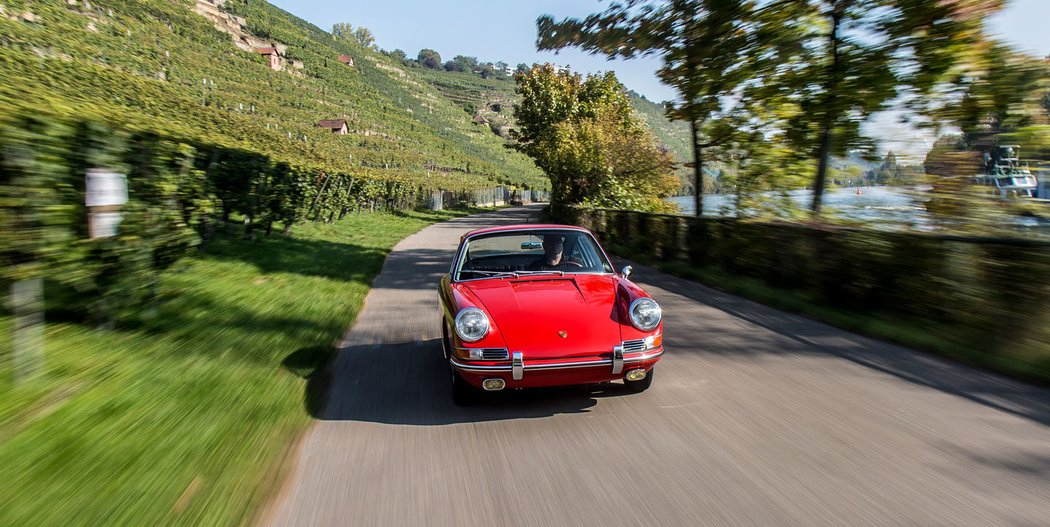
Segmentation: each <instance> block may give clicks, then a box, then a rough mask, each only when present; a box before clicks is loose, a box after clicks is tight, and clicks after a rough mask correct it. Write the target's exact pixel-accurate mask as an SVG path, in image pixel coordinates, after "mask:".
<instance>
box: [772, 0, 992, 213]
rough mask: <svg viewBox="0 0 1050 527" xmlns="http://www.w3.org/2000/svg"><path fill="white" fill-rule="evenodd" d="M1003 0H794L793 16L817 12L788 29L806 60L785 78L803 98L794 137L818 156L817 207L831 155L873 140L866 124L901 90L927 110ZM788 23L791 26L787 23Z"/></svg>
mask: <svg viewBox="0 0 1050 527" xmlns="http://www.w3.org/2000/svg"><path fill="white" fill-rule="evenodd" d="M1001 5H1002V0H956V1H952V2H928V1H924V0H788V1H786V2H783V5H782V6H779V7H780V9H778V12H777V16H778V17H781V18H782V19H783V20H784V21H785V22H787V21H797V20H816V21H819V23H818V24H815V25H814V24H806V25H803V26H799V29H800V30H797V31H792V32H787V33H783V35H784V36H785V38H787V39H791V40H794V41H795V42H797V45H796V46H795V49H798V50H801V51H802V53H801V55H802V58H801V60H800V61H799V64H801V66H800V67H798V68H797V69H795V70H793V71H789V72H788V74H787V75H784V76H782V77H781V79H788V82H787V83H786V84H781V86H782V87H784V86H788V88H787V90H788V91H790V92H792V93H794V94H795V97H797V98H798V99H799V100H800V101H801V102H800V104H799V110H800V111H798V112H796V113H795V115H794V116H793V117H792V118H791V119H790V122H789V125H788V128H789V132H790V133H789V134H788V136H787V137H788V139H789V141H790V142H791V144H792V145H793V146H794V147H796V148H798V149H800V150H801V151H804V152H806V153H807V154H809V155H811V156H813V157H816V158H817V173H816V178H815V181H814V184H813V203H812V209H813V211H814V212H819V211H820V208H821V204H822V200H823V192H824V187H825V185H826V181H827V172H828V160H829V158H830V156H832V155H844V154H845V153H846V152H848V151H850V150H853V149H857V148H869V149H870V148H871V143H870V141H868V140H866V139H865V138H864V137H863V136H862V135H861V133H860V124H861V123H862V122H863V121H864V120H865V119H866V118H867V117H868V116H870V115H871V114H872V113H874V112H876V111H879V110H883V109H885V108H886V107H887V106H888V103H889V102H890V101H891V100H893V99H894V98H896V97H897V96H899V95H907V96H910V97H911V98H912V99H913V100H914V101H916V102H915V103H914V104H913V107H915V108H916V109H919V110H922V109H923V107H924V103H923V101H926V100H928V99H929V97H927V96H928V95H930V94H932V93H933V91H934V90H936V89H937V88H939V87H941V86H943V84H944V83H945V82H946V81H948V80H949V76H950V75H951V73H952V72H953V68H954V67H955V66H956V65H957V64H958V63H959V62H960V61H961V60H963V59H964V58H965V57H966V56H967V53H968V52H969V50H970V48H971V47H972V45H973V43H974V36H975V35H978V34H979V28H980V24H981V19H982V18H983V17H985V16H987V15H988V14H990V13H992V12H994V11H995V10H997V9H998V8H999V7H1001ZM781 27H788V25H787V24H784V25H782V26H781Z"/></svg>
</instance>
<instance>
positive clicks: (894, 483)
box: [263, 207, 1050, 526]
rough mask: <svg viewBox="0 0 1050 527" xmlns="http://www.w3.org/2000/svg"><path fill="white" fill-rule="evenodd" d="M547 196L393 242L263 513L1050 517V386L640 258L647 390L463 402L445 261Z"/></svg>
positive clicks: (348, 517) (317, 521)
mask: <svg viewBox="0 0 1050 527" xmlns="http://www.w3.org/2000/svg"><path fill="white" fill-rule="evenodd" d="M538 210H539V209H538V208H536V207H519V208H514V209H507V210H502V211H498V212H494V213H487V214H482V215H478V216H472V217H469V218H462V219H457V220H452V221H449V222H446V223H441V224H436V225H433V226H431V227H428V228H426V229H424V230H422V231H420V232H419V233H417V234H415V235H413V236H410V237H408V238H406V239H404V240H402V241H401V243H399V244H398V245H397V247H396V248H395V249H394V251H393V252H392V253H391V254H390V256H389V257H388V258H387V261H386V264H385V266H384V268H383V271H382V273H381V274H380V275H379V277H377V279H376V281H375V284H374V288H373V289H372V291H371V292H370V293H369V295H368V298H367V300H366V305H365V308H364V309H363V310H362V311H361V313H360V314H359V316H358V319H357V321H356V323H355V325H354V327H353V328H352V329H351V330H350V331H349V332H348V333H347V335H346V337H345V339H344V341H343V342H342V348H341V350H340V352H339V355H338V357H337V359H336V361H335V363H334V364H333V365H332V370H331V382H330V386H329V399H328V403H327V405H325V407H324V409H323V410H322V411H320V412H319V415H317V416H316V417H317V422H316V423H315V425H314V426H313V427H312V429H311V430H309V431H308V432H307V434H306V436H305V437H304V438H303V440H302V441H301V442H300V444H299V445H298V449H297V452H296V454H295V459H294V460H293V461H292V463H294V467H293V468H292V469H291V471H290V474H289V476H288V480H287V481H286V482H285V483H284V485H283V488H282V490H281V492H280V494H279V495H278V496H277V498H276V499H275V500H274V502H273V503H272V504H271V506H270V508H269V510H268V511H267V512H266V513H265V514H264V517H263V521H264V522H265V523H267V524H270V525H278V526H285V525H303V526H319V525H354V526H358V525H362V526H363V525H384V526H385V525H390V526H401V525H457V526H460V525H462V526H473V525H486V526H488V525H556V526H561V525H594V526H599V525H602V526H621V525H763V526H772V525H778V526H779V525H800V526H813V525H829V526H832V525H833V526H842V525H850V526H858V525H1018V526H1022V525H1032V526H1035V525H1048V524H1050V390H1046V389H1043V388H1037V387H1033V386H1029V385H1026V384H1023V383H1019V382H1015V381H1012V380H1008V379H1004V378H1002V377H999V376H995V375H991V374H988V373H984V372H981V371H977V370H973V369H970V368H967V367H964V366H960V365H956V364H954V363H951V362H948V361H944V360H941V359H939V358H936V357H933V356H930V355H928V354H925V353H919V352H914V351H910V350H907V349H904V348H901V347H898V346H894V345H890V344H886V343H882V342H878V341H874V340H871V339H868V338H865V337H860V336H857V335H854V334H851V333H848V332H845V331H842V330H838V329H835V328H832V327H829V326H826V325H824V324H820V323H817V322H814V321H812V320H810V319H807V318H804V317H800V316H796V315H792V314H787V313H784V312H780V311H777V310H774V309H771V308H768V307H765V306H761V305H759V304H755V303H753V302H750V301H747V300H743V299H740V298H737V297H734V296H731V295H728V294H725V293H721V292H718V291H715V290H712V289H709V288H706V287H703V286H700V285H697V284H694V283H691V282H687V281H684V280H681V279H678V278H674V277H670V276H668V275H665V274H662V273H660V272H658V271H655V270H653V269H650V268H646V267H643V266H637V265H636V266H635V275H634V277H633V278H634V280H635V281H636V282H638V283H640V284H642V285H643V286H644V287H645V288H646V289H647V290H648V291H649V292H650V293H652V295H653V296H654V297H655V298H656V300H657V301H659V302H660V304H661V305H662V306H663V309H664V314H665V319H664V326H665V332H666V337H665V341H664V342H665V345H666V347H667V350H668V351H667V354H666V355H665V356H664V359H663V360H662V361H661V362H660V364H659V365H658V366H657V368H656V376H655V380H654V384H653V388H652V389H650V390H649V391H647V392H645V393H642V394H637V395H632V394H628V393H626V392H625V391H623V390H622V389H621V386H620V385H616V384H614V385H609V386H604V387H601V386H598V387H574V388H561V389H551V390H543V391H536V392H513V393H506V394H500V396H499V397H496V398H493V399H492V400H491V401H490V402H489V403H487V404H483V405H481V406H478V407H471V408H460V407H456V406H454V405H453V404H452V400H451V396H450V389H449V384H448V373H447V369H446V367H445V366H444V365H443V364H442V358H441V345H440V343H439V341H438V337H439V335H440V327H439V325H438V321H439V314H438V313H439V312H438V303H437V294H436V284H437V281H438V278H439V277H440V275H441V274H442V273H444V272H445V271H447V269H448V265H449V262H450V259H451V254H452V251H453V249H454V248H455V246H456V243H457V241H458V238H459V236H460V235H462V234H463V233H464V232H466V231H467V230H470V229H473V228H477V227H482V226H488V225H495V224H506V223H521V222H525V221H526V220H527V219H528V217H529V215H530V214H531V215H532V216H533V218H535V215H536V213H537V212H538ZM616 264H617V265H618V266H619V265H623V261H622V260H617V261H616Z"/></svg>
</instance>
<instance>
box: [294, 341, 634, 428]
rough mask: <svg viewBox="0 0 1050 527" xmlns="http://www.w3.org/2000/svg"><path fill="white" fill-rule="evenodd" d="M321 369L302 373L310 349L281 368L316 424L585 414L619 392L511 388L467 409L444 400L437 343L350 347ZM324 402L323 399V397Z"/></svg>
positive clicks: (444, 373) (444, 369) (445, 376)
mask: <svg viewBox="0 0 1050 527" xmlns="http://www.w3.org/2000/svg"><path fill="white" fill-rule="evenodd" d="M339 353H340V356H339V357H338V358H337V359H336V360H335V361H334V363H333V365H332V366H331V367H330V370H329V371H323V370H320V369H318V370H316V371H315V372H313V373H312V374H311V373H306V372H303V371H302V363H303V362H305V363H306V364H308V365H309V366H310V367H320V365H319V364H317V363H316V362H313V357H316V356H317V354H316V353H314V352H312V351H311V350H300V351H299V352H296V353H295V354H292V355H291V356H289V357H288V358H287V359H286V360H285V367H286V368H288V369H289V370H291V371H299V372H300V373H301V374H303V376H304V377H306V378H307V379H308V380H309V382H308V383H307V388H306V393H305V395H304V406H305V408H306V410H307V411H308V412H309V413H310V415H312V416H313V417H315V418H317V419H321V420H324V421H363V422H373V423H386V424H399V425H424V426H427V425H446V424H454V423H473V422H482V421H496V420H503V419H528V418H540V417H550V416H552V415H557V414H575V413H585V412H587V411H588V409H589V408H591V407H592V406H594V405H595V404H597V399H598V398H601V397H608V396H627V392H626V391H625V390H624V389H623V386H622V385H619V384H608V385H592V386H570V387H560V388H545V389H531V390H515V391H506V392H500V393H490V394H485V396H484V397H483V399H482V400H481V402H480V403H479V404H477V405H475V406H470V407H460V406H456V405H455V404H453V403H452V393H451V386H450V384H449V370H448V366H447V365H446V364H444V357H443V356H442V353H441V344H440V341H439V340H436V339H435V340H429V341H422V342H418V343H417V342H408V343H402V344H388V345H365V346H353V347H349V348H345V349H343V350H340V352H339ZM325 400H327V404H325V403H324V401H325Z"/></svg>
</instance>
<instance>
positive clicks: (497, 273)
mask: <svg viewBox="0 0 1050 527" xmlns="http://www.w3.org/2000/svg"><path fill="white" fill-rule="evenodd" d="M519 272H521V271H460V273H461V274H462V273H474V274H483V275H485V276H513V277H514V278H517V277H518V273H519Z"/></svg>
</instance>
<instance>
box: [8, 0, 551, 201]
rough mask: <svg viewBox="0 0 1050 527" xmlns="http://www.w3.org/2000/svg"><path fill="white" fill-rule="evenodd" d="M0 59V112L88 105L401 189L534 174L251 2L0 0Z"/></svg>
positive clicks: (343, 50) (514, 156) (377, 58)
mask: <svg viewBox="0 0 1050 527" xmlns="http://www.w3.org/2000/svg"><path fill="white" fill-rule="evenodd" d="M275 68H276V69H275ZM0 71H2V72H3V75H4V78H5V82H4V83H3V85H2V87H0V110H2V112H0V113H5V114H8V115H13V114H19V113H22V114H24V113H27V112H29V113H33V114H35V115H39V116H43V117H49V118H51V117H53V118H56V119H61V118H67V117H77V118H80V117H84V116H92V117H97V118H99V119H102V120H104V121H106V122H108V123H110V124H112V125H113V126H115V127H117V128H121V129H132V130H150V131H153V132H156V133H159V134H161V135H164V136H170V137H175V138H178V139H180V140H187V141H190V142H193V143H208V144H217V145H222V146H225V147H230V148H238V149H242V150H245V151H250V152H257V153H260V154H264V155H266V156H267V157H268V158H270V159H271V160H273V161H274V162H281V163H288V164H290V165H293V166H298V167H303V168H306V169H310V170H315V171H318V172H319V173H320V172H335V173H340V174H348V175H358V176H360V177H359V180H360V179H364V178H368V179H369V180H372V179H374V180H377V181H384V180H385V181H397V182H400V183H402V184H406V185H411V186H413V187H423V188H432V189H445V190H466V189H471V188H481V187H491V186H494V185H508V186H514V187H523V188H540V189H542V188H546V187H547V186H548V185H549V184H548V182H547V180H546V178H545V177H544V176H543V174H542V173H541V172H540V171H539V170H538V169H537V168H536V167H535V165H533V163H532V162H531V160H529V159H528V158H526V157H525V156H523V155H521V154H518V153H516V152H514V151H512V150H509V149H507V148H505V147H504V143H505V141H504V140H502V139H501V138H500V137H498V136H496V135H495V134H493V133H492V132H491V129H490V127H488V126H485V125H480V124H478V123H475V122H473V121H472V119H471V116H470V115H469V114H467V113H465V112H464V111H463V110H462V107H461V106H460V105H459V104H457V103H456V102H453V101H451V100H450V99H449V98H448V97H446V96H445V95H444V94H443V93H442V92H441V91H440V90H438V89H437V88H435V87H434V86H433V85H432V84H430V83H429V82H426V81H424V80H422V78H421V74H420V72H418V71H413V70H411V69H409V68H406V67H404V66H403V65H401V64H399V63H396V62H395V61H393V60H392V59H390V58H389V57H387V56H385V55H383V54H382V53H379V52H377V51H374V50H372V49H369V48H366V47H363V46H360V45H358V44H357V43H356V42H353V41H351V40H346V39H336V38H334V37H333V36H332V35H331V34H330V33H328V32H325V31H323V30H321V29H320V28H318V27H316V26H313V25H311V24H309V23H307V22H305V21H303V20H301V19H299V18H297V17H295V16H293V15H291V14H289V13H287V12H285V11H282V10H281V9H278V8H276V7H274V6H272V5H270V4H268V3H266V2H263V1H261V0H227V1H222V0H130V1H128V0H91V1H87V0H46V1H40V0H33V1H26V0H2V1H0ZM322 120H328V121H340V120H341V121H345V123H346V127H345V131H346V135H340V134H337V133H333V131H332V129H329V128H322V127H319V126H318V123H319V122H320V121H322ZM340 128H341V126H340Z"/></svg>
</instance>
